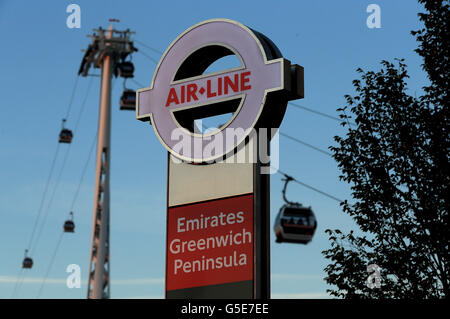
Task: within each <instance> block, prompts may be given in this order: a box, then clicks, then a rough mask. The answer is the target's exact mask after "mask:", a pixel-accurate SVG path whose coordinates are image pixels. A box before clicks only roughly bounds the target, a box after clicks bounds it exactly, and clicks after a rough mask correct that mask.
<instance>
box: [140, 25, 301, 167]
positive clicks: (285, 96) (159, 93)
mask: <svg viewBox="0 0 450 319" xmlns="http://www.w3.org/2000/svg"><path fill="white" fill-rule="evenodd" d="M233 54H234V55H236V56H237V57H238V58H239V60H240V62H241V66H240V67H237V68H233V69H228V70H225V71H223V72H216V73H212V74H203V73H204V71H205V70H206V69H207V68H208V66H209V65H211V64H212V63H214V62H215V61H217V60H218V59H220V58H222V57H224V56H228V55H233ZM136 95H137V103H136V106H137V107H136V117H137V119H139V120H142V121H151V124H152V126H153V129H154V131H155V133H156V135H157V136H158V138H159V140H160V142H161V143H162V144H163V146H164V147H165V148H166V149H167V150H168V151H169V152H170V153H171V154H173V155H174V156H175V157H177V158H179V159H182V160H185V161H188V162H194V163H201V162H209V161H214V160H217V159H221V158H223V157H224V156H227V155H229V154H231V153H232V152H233V151H234V150H235V149H236V148H237V147H239V146H240V145H242V144H243V143H244V141H245V138H246V137H247V136H248V135H249V134H250V133H251V131H252V129H253V128H258V127H278V126H279V124H280V123H281V119H282V117H283V115H284V112H285V109H286V105H287V101H288V100H291V99H297V98H301V97H303V68H302V67H300V66H298V65H291V63H290V62H289V61H288V60H286V59H284V58H282V56H281V53H280V52H279V50H278V48H277V47H276V46H275V45H274V44H273V43H272V42H271V41H270V40H269V39H268V38H266V37H265V36H264V35H262V34H260V33H258V32H256V31H253V30H251V29H250V28H248V27H246V26H244V25H242V24H240V23H238V22H236V21H232V20H227V19H213V20H207V21H204V22H201V23H199V24H196V25H194V26H192V27H191V28H189V29H187V30H186V31H185V32H183V33H182V34H181V35H180V36H179V37H178V38H177V39H175V41H173V42H172V44H171V45H170V46H169V48H168V49H167V50H166V52H165V53H164V54H163V56H162V58H161V60H160V61H159V64H158V66H157V67H156V71H155V73H154V75H153V79H152V82H151V85H150V87H147V88H142V89H139V90H138V91H137V94H136ZM274 98H275V99H274ZM269 99H272V102H271V103H268V100H269ZM225 113H233V116H232V117H231V119H230V120H229V121H228V122H227V123H225V124H224V125H222V126H221V127H220V128H219V129H217V130H215V131H213V132H212V133H208V134H201V133H197V132H195V131H194V130H193V129H189V127H190V125H191V123H192V122H193V120H195V119H198V118H202V117H208V116H214V115H219V114H225ZM191 127H192V126H191ZM227 130H228V131H230V132H232V133H231V134H226V133H225V131H227ZM218 135H221V136H220V140H221V145H223V148H221V149H220V150H217V149H216V151H215V153H214V154H205V152H204V150H205V148H206V147H207V146H208V144H210V143H211V141H214V140H215V138H216V137H217V136H218ZM180 140H183V141H185V144H184V145H189V147H184V148H182V149H180V147H179V145H178V143H179V141H180ZM186 141H187V143H186ZM177 145H178V146H177Z"/></svg>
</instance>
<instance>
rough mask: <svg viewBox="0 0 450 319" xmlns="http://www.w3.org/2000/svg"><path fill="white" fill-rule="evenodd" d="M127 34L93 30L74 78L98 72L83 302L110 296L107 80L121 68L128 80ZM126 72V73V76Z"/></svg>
mask: <svg viewBox="0 0 450 319" xmlns="http://www.w3.org/2000/svg"><path fill="white" fill-rule="evenodd" d="M114 22H117V21H114ZM133 33H134V32H131V31H130V30H129V29H127V30H125V31H118V30H115V29H114V28H113V27H112V25H110V26H109V27H108V29H107V30H104V29H102V28H101V27H100V28H99V29H95V30H94V34H93V35H91V39H92V43H91V44H89V46H88V49H87V50H86V51H85V55H84V57H83V59H82V61H81V66H80V69H79V72H78V74H81V75H82V76H89V74H88V72H89V69H90V67H91V66H93V67H94V68H100V69H101V85H100V87H101V88H100V112H99V120H98V137H97V157H96V171H95V189H94V192H95V194H94V209H93V220H92V241H91V252H90V260H89V279H88V289H87V298H89V299H107V298H110V296H111V286H110V257H109V256H110V255H109V253H110V245H109V234H110V226H109V220H110V210H109V208H110V205H109V202H110V193H109V180H110V163H111V148H110V145H111V79H112V75H113V74H114V71H115V70H116V69H117V68H118V67H119V66H121V67H122V69H123V70H122V72H119V73H120V74H119V75H121V76H123V75H125V76H127V77H131V76H132V74H130V73H132V71H133V70H134V67H133V68H132V67H131V66H130V65H129V63H126V64H125V67H123V62H124V60H125V59H126V57H127V56H128V55H129V54H131V53H133V52H134V51H136V49H135V47H134V46H133V42H132V41H131V40H130V36H131V34H133ZM127 71H128V73H127Z"/></svg>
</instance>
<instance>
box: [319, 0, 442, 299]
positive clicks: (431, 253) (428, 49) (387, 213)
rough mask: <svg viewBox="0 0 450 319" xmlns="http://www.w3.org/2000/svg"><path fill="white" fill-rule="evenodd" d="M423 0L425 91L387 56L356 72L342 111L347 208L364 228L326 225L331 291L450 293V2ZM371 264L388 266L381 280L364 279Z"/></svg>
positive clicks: (340, 147)
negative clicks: (415, 90) (374, 284)
mask: <svg viewBox="0 0 450 319" xmlns="http://www.w3.org/2000/svg"><path fill="white" fill-rule="evenodd" d="M419 2H420V3H422V4H423V5H424V8H425V11H426V12H425V13H420V14H419V18H420V20H421V21H422V22H423V24H424V28H423V29H421V30H418V31H413V32H411V33H412V34H413V35H414V36H415V37H416V39H417V41H418V44H419V46H418V48H417V50H416V52H417V53H418V54H419V55H420V56H421V57H422V58H423V64H422V67H423V69H424V71H425V72H426V74H427V75H428V79H429V85H428V86H426V87H424V88H423V92H424V93H423V95H422V96H420V97H413V96H410V95H409V94H408V93H407V84H406V80H407V78H408V73H407V70H406V65H405V64H404V61H403V60H397V61H396V62H395V64H394V63H391V62H388V61H382V63H381V65H382V67H381V69H380V70H379V71H377V72H373V71H363V70H361V69H358V70H357V71H358V73H359V74H360V79H357V80H354V81H353V85H354V88H355V92H356V93H355V95H354V96H350V95H346V100H347V103H346V104H347V105H346V106H345V107H343V108H341V109H338V110H339V111H340V112H341V115H340V116H341V118H342V119H343V125H344V126H346V127H347V128H348V130H347V133H346V134H345V136H343V137H340V136H336V137H335V141H336V142H337V146H332V147H330V149H331V150H332V152H333V157H334V158H335V160H336V161H337V163H338V166H339V168H340V170H341V175H340V179H341V180H343V181H346V182H348V183H349V184H350V186H351V190H352V197H353V199H352V203H349V202H348V201H344V202H343V203H341V206H342V208H343V211H344V212H345V213H347V214H349V215H350V216H351V217H352V218H353V220H354V221H355V222H356V224H357V225H358V227H359V228H360V230H361V234H362V235H356V233H355V232H353V231H351V232H350V233H348V234H344V233H343V232H342V231H340V230H329V229H327V230H326V232H327V234H328V235H329V237H330V241H331V247H330V248H329V249H328V250H325V251H323V254H324V256H325V257H326V258H327V259H329V261H330V263H329V265H328V266H327V267H326V268H325V271H326V273H327V277H326V278H325V281H326V282H327V283H328V284H330V285H332V286H334V287H333V289H329V290H328V292H329V293H330V294H331V295H332V296H336V297H343V298H421V299H422V298H443V297H445V298H448V297H449V286H450V269H449V250H448V248H449V218H448V212H449V200H450V192H449V185H450V174H449V168H450V165H449V157H450V156H449V153H450V138H449V125H450V118H449V105H448V103H449V99H448V91H449V83H448V81H449V63H448V62H449V61H448V60H449V56H448V50H449V47H450V46H449V44H448V39H449V38H450V32H449V28H448V24H449V21H450V15H449V1H448V0H447V1H443V0H440V1H437V0H435V1H425V0H419ZM349 112H350V113H349ZM350 118H351V120H352V121H354V123H353V124H352V123H350V121H349V119H350ZM369 264H376V265H378V266H379V267H380V268H381V287H380V288H373V289H370V288H369V287H368V286H367V282H366V280H367V279H368V276H369V275H370V273H369V272H367V266H368V265H369Z"/></svg>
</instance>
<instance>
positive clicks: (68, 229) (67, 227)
mask: <svg viewBox="0 0 450 319" xmlns="http://www.w3.org/2000/svg"><path fill="white" fill-rule="evenodd" d="M70 216H71V218H70V219H68V220H66V221H65V222H64V232H65V233H73V232H75V223H74V222H73V212H70Z"/></svg>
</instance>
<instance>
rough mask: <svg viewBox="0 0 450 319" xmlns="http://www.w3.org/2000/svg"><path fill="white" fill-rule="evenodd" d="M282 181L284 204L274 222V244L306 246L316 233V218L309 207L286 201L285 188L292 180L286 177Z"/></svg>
mask: <svg viewBox="0 0 450 319" xmlns="http://www.w3.org/2000/svg"><path fill="white" fill-rule="evenodd" d="M283 180H284V181H285V184H284V188H283V191H282V193H283V199H284V201H285V202H286V204H284V205H283V206H282V207H281V208H280V211H279V212H278V215H277V218H276V220H275V226H274V231H275V236H276V242H277V243H282V242H290V243H298V244H307V243H309V242H310V241H311V240H312V238H313V236H314V233H315V231H316V228H317V220H316V217H315V215H314V212H313V211H312V209H311V207H305V206H303V205H301V204H299V203H295V202H290V201H288V200H287V199H286V187H287V184H288V183H289V182H290V181H291V180H293V178H292V177H290V176H286V178H285V179H283Z"/></svg>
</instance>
